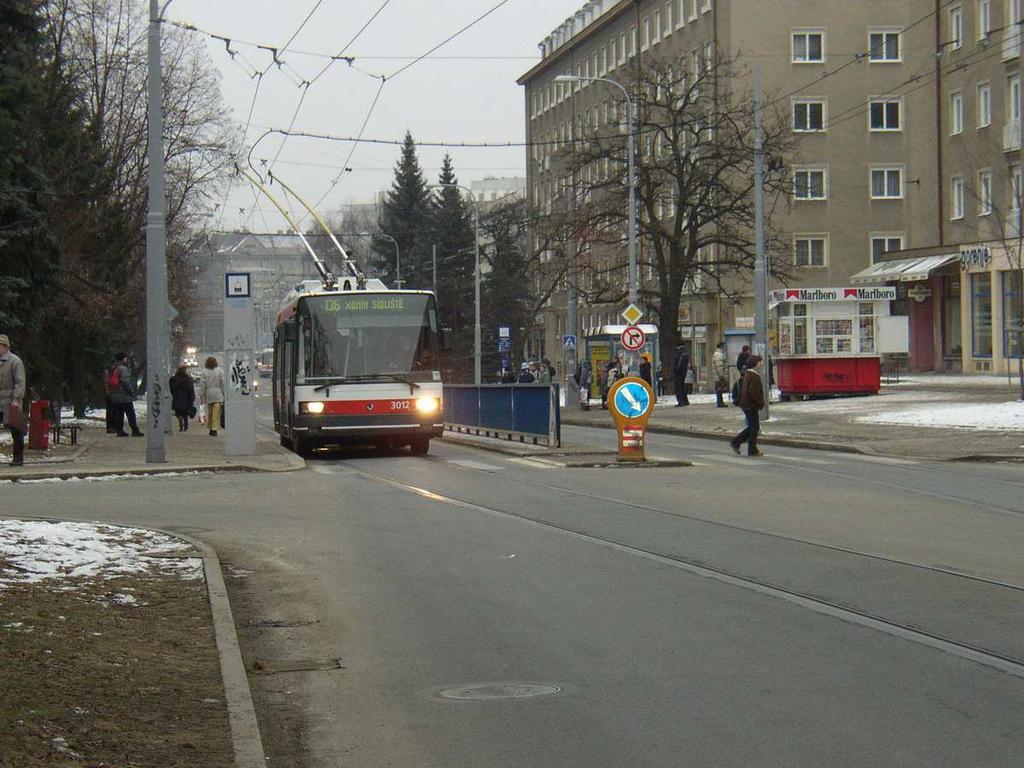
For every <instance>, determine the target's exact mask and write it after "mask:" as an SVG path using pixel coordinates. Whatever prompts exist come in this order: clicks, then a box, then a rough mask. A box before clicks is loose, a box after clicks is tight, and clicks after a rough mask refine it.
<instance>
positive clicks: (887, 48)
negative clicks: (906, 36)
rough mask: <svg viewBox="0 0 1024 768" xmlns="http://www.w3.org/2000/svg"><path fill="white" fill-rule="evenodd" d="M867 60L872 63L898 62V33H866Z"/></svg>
mask: <svg viewBox="0 0 1024 768" xmlns="http://www.w3.org/2000/svg"><path fill="white" fill-rule="evenodd" d="M868 51H869V53H868V60H869V61H872V62H887V61H889V62H892V61H900V33H899V32H898V31H879V32H870V33H868Z"/></svg>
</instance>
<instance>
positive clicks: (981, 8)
mask: <svg viewBox="0 0 1024 768" xmlns="http://www.w3.org/2000/svg"><path fill="white" fill-rule="evenodd" d="M976 25H977V33H978V39H979V40H986V39H988V36H989V35H991V34H992V0H978V17H977V19H976Z"/></svg>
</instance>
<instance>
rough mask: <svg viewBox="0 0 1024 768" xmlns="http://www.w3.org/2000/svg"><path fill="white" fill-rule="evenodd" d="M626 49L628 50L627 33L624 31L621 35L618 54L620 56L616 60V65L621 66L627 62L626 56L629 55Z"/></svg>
mask: <svg viewBox="0 0 1024 768" xmlns="http://www.w3.org/2000/svg"><path fill="white" fill-rule="evenodd" d="M626 51H627V47H626V33H625V32H623V33H622V34H621V35H619V50H618V53H617V54H616V55H617V56H618V59H617V60H616V62H615V66H616V67H621V66H622V65H623V64H625V63H626V56H627V53H626Z"/></svg>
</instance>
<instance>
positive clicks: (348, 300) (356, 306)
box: [323, 296, 421, 312]
mask: <svg viewBox="0 0 1024 768" xmlns="http://www.w3.org/2000/svg"><path fill="white" fill-rule="evenodd" d="M323 308H324V309H325V310H326V311H327V312H405V311H406V310H407V307H406V306H405V297H404V296H344V297H340V298H337V299H335V298H329V299H326V300H324V303H323ZM416 309H417V311H421V310H420V308H419V307H417V308H416Z"/></svg>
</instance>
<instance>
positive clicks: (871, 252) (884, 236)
mask: <svg viewBox="0 0 1024 768" xmlns="http://www.w3.org/2000/svg"><path fill="white" fill-rule="evenodd" d="M877 240H884V241H885V246H888V245H889V242H890V241H891V240H897V241H899V246H898V247H897V248H887V247H886V248H885V250H883V251H882V253H892V252H893V251H894V250H895V251H902V250H903V248H904V244H905V243H906V242H907V233H906V232H870V233H869V234H868V261H869V262H870V263H871V264H877V263H878V262H876V261H875V241H877ZM879 255H880V256H881V255H882V254H879Z"/></svg>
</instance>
